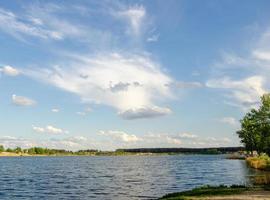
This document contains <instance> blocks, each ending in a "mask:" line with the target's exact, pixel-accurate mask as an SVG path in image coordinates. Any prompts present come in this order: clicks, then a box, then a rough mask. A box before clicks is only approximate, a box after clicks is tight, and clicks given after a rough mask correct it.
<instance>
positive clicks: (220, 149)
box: [116, 147, 244, 154]
mask: <svg viewBox="0 0 270 200" xmlns="http://www.w3.org/2000/svg"><path fill="white" fill-rule="evenodd" d="M243 150H244V148H243V147H217V148H136V149H117V150H116V151H119V152H129V153H197V154H224V153H233V152H238V151H243Z"/></svg>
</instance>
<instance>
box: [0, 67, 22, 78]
mask: <svg viewBox="0 0 270 200" xmlns="http://www.w3.org/2000/svg"><path fill="white" fill-rule="evenodd" d="M0 72H2V73H3V74H5V75H7V76H18V75H19V74H20V72H19V71H18V70H17V69H16V68H14V67H12V66H9V65H6V66H3V67H0Z"/></svg>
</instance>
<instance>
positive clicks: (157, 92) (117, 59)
mask: <svg viewBox="0 0 270 200" xmlns="http://www.w3.org/2000/svg"><path fill="white" fill-rule="evenodd" d="M72 58H73V59H75V60H74V61H73V64H72V65H68V64H67V65H65V67H59V66H57V67H54V68H51V69H35V70H25V71H24V74H26V75H28V76H31V77H33V78H35V79H37V80H39V81H43V82H46V83H50V84H52V85H54V86H56V87H59V88H61V89H63V90H66V91H69V92H72V93H75V94H77V95H79V96H80V97H81V99H82V101H83V102H85V103H96V104H105V105H108V106H112V107H114V108H116V109H117V110H118V112H119V113H120V115H121V116H131V117H127V118H138V117H151V116H161V115H165V114H169V113H170V109H168V108H161V107H158V106H157V105H156V103H157V102H160V101H165V100H168V99H171V98H172V97H173V94H172V92H171V88H170V87H168V86H167V85H170V84H171V82H173V79H172V78H171V77H170V76H168V75H167V74H166V73H164V72H163V71H162V70H161V68H160V66H159V65H158V64H157V63H155V62H154V61H152V60H151V59H150V58H149V57H148V56H143V55H120V54H116V53H114V54H105V55H97V56H92V57H89V56H74V55H73V57H72ZM82 75H83V78H82ZM67 80H68V81H67ZM132 116H133V117H132Z"/></svg>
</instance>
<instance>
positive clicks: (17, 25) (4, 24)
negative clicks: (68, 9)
mask: <svg viewBox="0 0 270 200" xmlns="http://www.w3.org/2000/svg"><path fill="white" fill-rule="evenodd" d="M0 29H1V30H2V31H4V32H6V33H7V34H10V35H12V36H14V37H16V38H18V39H22V37H23V36H34V37H38V38H42V39H49V38H51V39H56V40H58V39H62V37H61V34H60V33H58V32H57V31H54V30H47V29H45V28H43V27H40V26H39V25H37V24H36V23H33V22H27V21H26V20H25V19H24V18H23V17H20V16H17V15H16V14H15V13H13V12H11V11H8V10H4V9H1V8H0Z"/></svg>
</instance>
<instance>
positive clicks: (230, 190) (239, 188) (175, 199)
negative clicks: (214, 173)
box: [160, 185, 249, 200]
mask: <svg viewBox="0 0 270 200" xmlns="http://www.w3.org/2000/svg"><path fill="white" fill-rule="evenodd" d="M247 190H249V188H248V187H246V186H243V185H232V186H224V185H220V186H209V185H206V186H202V187H199V188H195V189H193V190H190V191H184V192H177V193H172V194H167V195H165V196H163V197H162V198H160V200H181V199H188V198H190V197H203V196H213V195H230V194H239V193H242V192H244V191H247Z"/></svg>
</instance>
